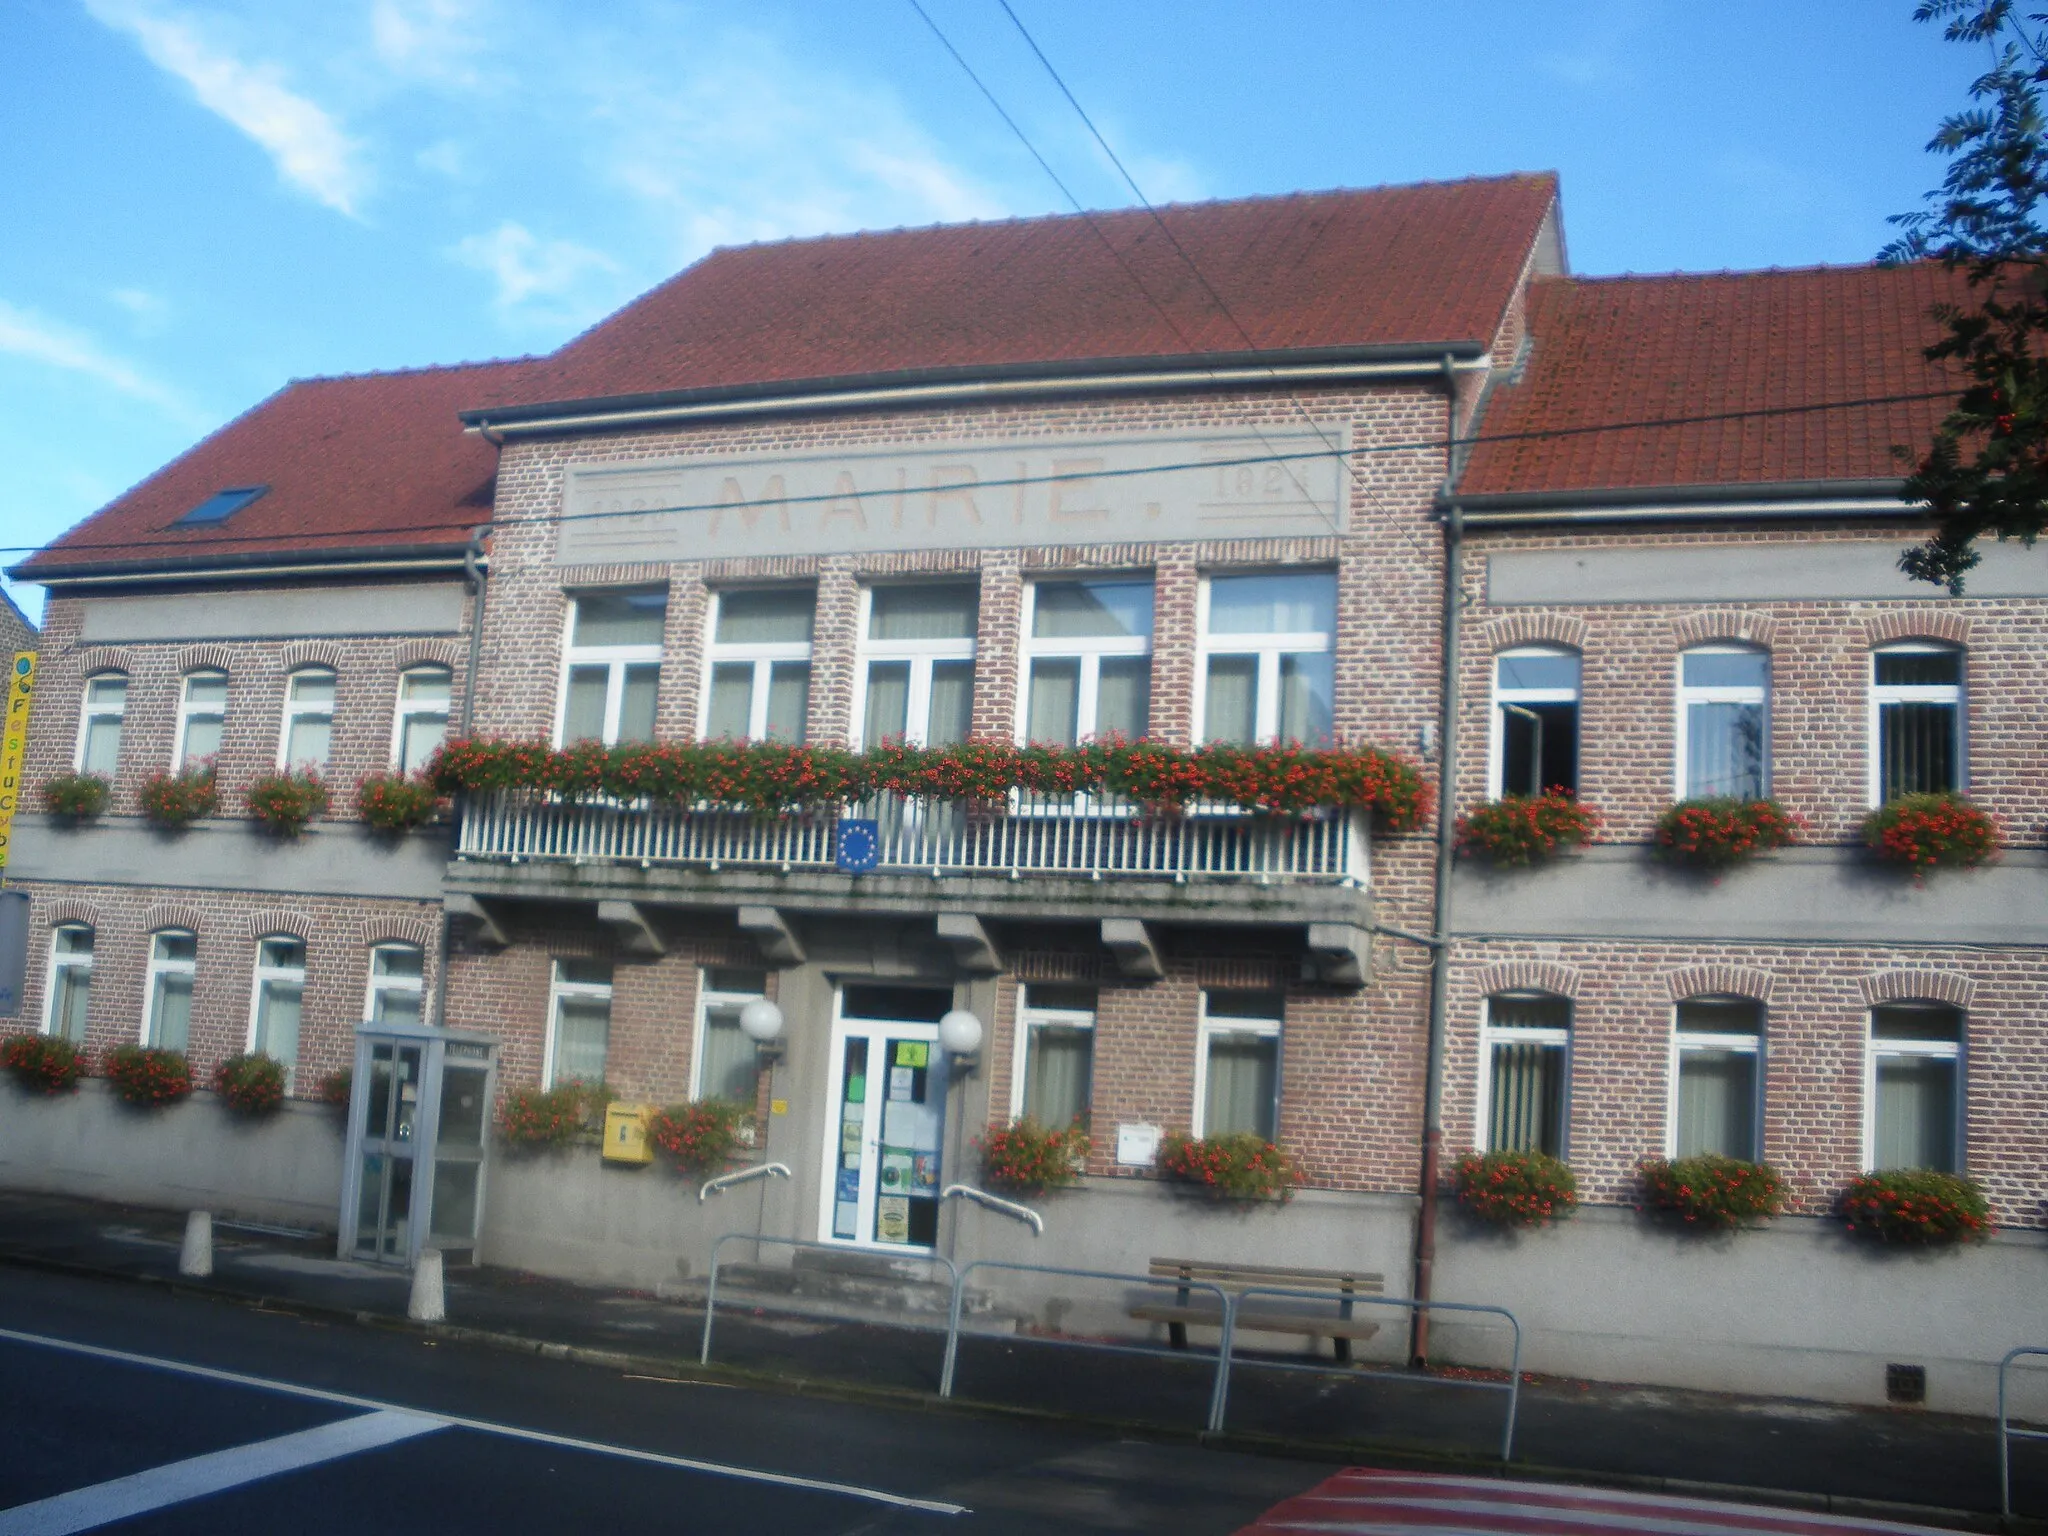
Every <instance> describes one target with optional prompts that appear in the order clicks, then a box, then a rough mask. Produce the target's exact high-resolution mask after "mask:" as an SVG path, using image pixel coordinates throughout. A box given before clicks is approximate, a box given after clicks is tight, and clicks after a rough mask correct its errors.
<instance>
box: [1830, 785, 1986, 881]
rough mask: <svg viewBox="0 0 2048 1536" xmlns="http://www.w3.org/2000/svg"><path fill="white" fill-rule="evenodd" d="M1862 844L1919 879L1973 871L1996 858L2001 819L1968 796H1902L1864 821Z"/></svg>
mask: <svg viewBox="0 0 2048 1536" xmlns="http://www.w3.org/2000/svg"><path fill="white" fill-rule="evenodd" d="M1863 841H1864V842H1865V844H1867V845H1868V846H1869V848H1870V851H1871V852H1872V853H1874V854H1876V855H1877V857H1878V858H1880V859H1882V860H1883V861H1884V862H1886V863H1888V864H1898V865H1902V866H1904V867H1905V868H1907V869H1909V870H1911V871H1912V872H1913V873H1914V875H1916V876H1919V875H1924V874H1926V873H1927V872H1928V871H1929V870H1935V869H1974V868H1975V867H1976V866H1977V865H1979V864H1983V863H1986V862H1988V861H1989V860H1991V859H1992V858H1994V857H1996V856H1997V853H1998V819H1997V818H1996V817H1995V816H1993V815H1992V814H1991V813H1990V812H1989V811H1985V810H1980V809H1979V808H1978V807H1976V806H1975V805H1973V804H1971V803H1970V800H1969V798H1968V797H1967V796H1964V795H1955V794H1947V795H1900V796H1899V797H1898V798H1897V799H1895V800H1888V801H1886V802H1885V803H1884V804H1883V805H1881V806H1879V807H1878V808H1877V809H1876V810H1874V811H1872V812H1871V813H1870V814H1869V815H1868V816H1866V817H1865V818H1864V819H1863Z"/></svg>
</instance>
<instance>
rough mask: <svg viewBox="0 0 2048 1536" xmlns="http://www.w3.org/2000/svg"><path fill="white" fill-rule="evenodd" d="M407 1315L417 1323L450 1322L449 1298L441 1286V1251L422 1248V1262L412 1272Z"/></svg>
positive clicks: (406, 1306) (406, 1309)
mask: <svg viewBox="0 0 2048 1536" xmlns="http://www.w3.org/2000/svg"><path fill="white" fill-rule="evenodd" d="M405 1315H406V1316H407V1317H409V1318H411V1319H412V1320H413V1321H414V1322H416V1323H443V1322H446V1321H447V1320H448V1297H447V1295H446V1292H445V1291H444V1289H443V1287H442V1284H441V1250H440V1249H438V1248H422V1249H421V1250H420V1262H419V1265H418V1267H417V1268H415V1269H414V1270H413V1272H412V1299H411V1300H409V1301H407V1302H406V1304H405Z"/></svg>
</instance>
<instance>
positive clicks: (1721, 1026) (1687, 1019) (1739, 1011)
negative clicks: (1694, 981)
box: [1678, 997, 1764, 1035]
mask: <svg viewBox="0 0 2048 1536" xmlns="http://www.w3.org/2000/svg"><path fill="white" fill-rule="evenodd" d="M1763 1021H1764V1005H1763V1004H1762V1003H1759V1002H1756V1001H1754V1000H1753V999H1751V998H1747V997H1689V998H1687V999H1686V1000H1685V1001H1684V1002H1682V1003H1680V1004H1679V1005H1678V1032H1679V1033H1680V1034H1683V1035H1760V1034H1762V1033H1763Z"/></svg>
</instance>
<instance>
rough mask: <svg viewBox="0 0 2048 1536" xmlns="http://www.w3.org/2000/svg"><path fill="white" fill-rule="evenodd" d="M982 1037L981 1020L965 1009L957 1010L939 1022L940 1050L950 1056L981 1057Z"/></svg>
mask: <svg viewBox="0 0 2048 1536" xmlns="http://www.w3.org/2000/svg"><path fill="white" fill-rule="evenodd" d="M981 1036H982V1029H981V1020H979V1019H977V1018H976V1017H975V1016H974V1015H973V1014H971V1013H969V1012H968V1011H967V1010H966V1009H965V1008H955V1009H953V1010H952V1011H951V1012H950V1013H948V1014H947V1015H946V1016H945V1017H944V1018H942V1019H940V1020H939V1048H940V1049H941V1050H943V1051H944V1052H945V1053H946V1054H947V1055H949V1056H958V1057H963V1058H968V1059H971V1058H973V1057H975V1056H978V1055H980V1054H981Z"/></svg>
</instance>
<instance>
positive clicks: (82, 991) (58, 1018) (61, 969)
mask: <svg viewBox="0 0 2048 1536" xmlns="http://www.w3.org/2000/svg"><path fill="white" fill-rule="evenodd" d="M56 969H57V975H56V996H55V997H53V998H52V999H51V1002H50V1033H51V1034H53V1035H56V1036H58V1037H59V1038H60V1039H64V1040H69V1041H70V1042H71V1043H72V1044H73V1045H83V1044H85V1010H86V1003H87V1000H88V998H89V997H90V995H91V992H92V968H91V967H90V966H85V965H60V966H58V967H57V968H56Z"/></svg>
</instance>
